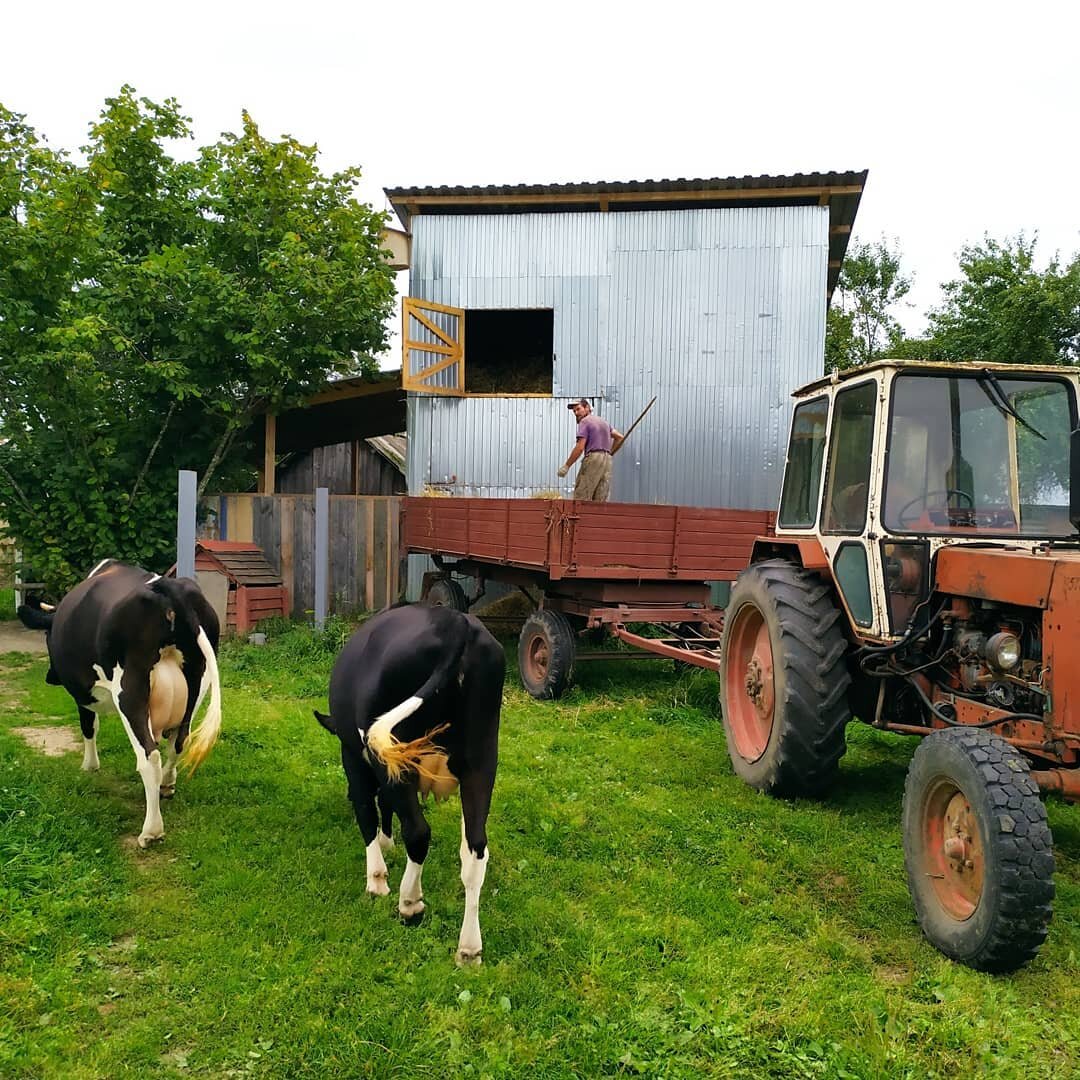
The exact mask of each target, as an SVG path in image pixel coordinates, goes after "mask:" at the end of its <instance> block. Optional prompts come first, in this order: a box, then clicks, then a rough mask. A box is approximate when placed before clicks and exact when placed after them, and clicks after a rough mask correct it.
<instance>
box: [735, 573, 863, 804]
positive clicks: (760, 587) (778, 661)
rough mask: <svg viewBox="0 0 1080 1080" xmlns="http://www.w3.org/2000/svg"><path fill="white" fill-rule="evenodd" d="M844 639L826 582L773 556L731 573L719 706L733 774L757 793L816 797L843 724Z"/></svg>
mask: <svg viewBox="0 0 1080 1080" xmlns="http://www.w3.org/2000/svg"><path fill="white" fill-rule="evenodd" d="M846 652H847V643H846V641H845V639H844V635H843V634H842V632H841V629H840V611H839V609H838V608H837V607H836V604H835V602H834V601H833V598H832V593H831V591H830V588H829V586H828V584H826V583H825V582H824V581H822V580H821V578H820V577H818V576H817V575H816V574H812V573H810V572H809V571H806V570H804V569H802V567H799V566H795V565H793V564H792V563H789V562H786V561H784V560H782V559H772V560H769V561H767V562H761V563H755V564H754V565H752V566H750V567H749V568H748V569H746V570H744V571H743V572H742V573H741V574H740V575H739V580H738V581H737V582H736V583H735V587H734V588H733V589H732V591H731V601H730V602H729V604H728V607H727V612H726V614H725V616H724V637H723V648H722V650H721V662H720V708H721V712H722V713H723V718H724V732H725V734H726V735H727V744H728V754H729V755H730V757H731V763H732V766H733V768H734V769H735V772H736V774H737V775H738V776H740V777H741V778H742V779H743V780H745V781H746V782H747V783H748V784H750V785H751V786H752V787H755V788H757V789H758V790H759V791H764V792H766V793H768V794H769V795H779V796H786V797H793V796H815V795H820V794H822V792H824V791H825V790H826V789H827V788H828V787H829V785H830V784H831V783H832V781H833V779H834V777H835V776H836V772H837V768H838V766H839V762H840V758H841V757H842V756H843V753H844V750H845V743H844V728H845V727H846V726H847V722H848V721H849V720H850V719H851V712H850V710H849V708H848V701H847V691H848V687H849V686H850V685H851V676H850V675H849V674H848V671H847V667H846V664H845V655H846Z"/></svg>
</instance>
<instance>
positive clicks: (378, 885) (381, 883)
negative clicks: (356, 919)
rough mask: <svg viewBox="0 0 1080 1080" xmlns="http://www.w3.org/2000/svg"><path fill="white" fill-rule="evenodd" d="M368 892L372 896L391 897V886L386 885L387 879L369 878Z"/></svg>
mask: <svg viewBox="0 0 1080 1080" xmlns="http://www.w3.org/2000/svg"><path fill="white" fill-rule="evenodd" d="M367 891H368V893H369V894H370V895H371V896H389V895H390V886H389V885H388V884H387V883H386V878H385V877H377V878H369V879H368V883H367Z"/></svg>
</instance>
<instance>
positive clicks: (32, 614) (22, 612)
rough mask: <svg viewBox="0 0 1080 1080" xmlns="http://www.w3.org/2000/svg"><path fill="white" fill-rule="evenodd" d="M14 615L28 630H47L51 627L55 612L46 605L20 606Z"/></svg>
mask: <svg viewBox="0 0 1080 1080" xmlns="http://www.w3.org/2000/svg"><path fill="white" fill-rule="evenodd" d="M16 614H17V615H18V616H19V621H20V622H21V623H22V624H23V626H25V627H26V628H27V629H28V630H48V629H50V628H51V627H52V624H53V617H54V616H55V614H56V612H55V611H54V610H53V609H52V608H51V607H49V606H48V605H47V604H40V603H39V604H36V605H34V606H31V605H30V604H20V605H19V607H18V610H17V612H16Z"/></svg>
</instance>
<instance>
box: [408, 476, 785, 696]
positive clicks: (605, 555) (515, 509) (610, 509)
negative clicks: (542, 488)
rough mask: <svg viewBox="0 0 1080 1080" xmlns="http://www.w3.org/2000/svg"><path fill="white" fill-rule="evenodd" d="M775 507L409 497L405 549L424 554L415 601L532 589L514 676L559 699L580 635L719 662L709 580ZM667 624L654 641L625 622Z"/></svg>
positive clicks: (766, 526)
mask: <svg viewBox="0 0 1080 1080" xmlns="http://www.w3.org/2000/svg"><path fill="white" fill-rule="evenodd" d="M774 519H775V514H774V513H773V512H771V511H765V510H726V509H714V508H705V507H696V506H652V505H646V504H639V503H594V502H576V501H574V500H570V499H470V498H453V497H448V498H442V497H432V498H417V497H413V498H406V499H404V500H403V503H402V533H403V547H404V550H406V551H409V552H411V553H414V554H425V555H430V556H431V557H432V558H433V559H434V561H435V565H436V567H437V568H438V569H437V571H436V572H435V573H432V574H427V575H425V578H424V589H423V599H425V600H427V601H428V602H430V603H441V604H447V605H450V606H452V607H457V608H459V609H461V610H464V609H465V607H466V606H467V605H468V601H467V599H466V596H465V591H464V590H463V589H462V587H461V585H460V584H459V583H458V582H457V581H456V580H455V578H454V576H455V575H457V576H461V577H471V578H474V579H475V580H476V582H477V588H476V592H475V594H474V596H473V599H476V597H477V596H480V595H482V594H483V592H484V589H485V587H486V583H487V582H488V581H498V582H503V583H506V584H510V585H517V586H519V587H521V588H523V589H525V588H531V589H532V591H533V592H536V591H539V593H540V596H541V599H540V606H539V608H538V609H537V610H536V611H535V612H534V613H533V614H532V615H531V616H530V617H529V618H528V619H527V620H526V623H525V626H524V627H523V629H522V632H521V639H520V641H519V643H518V664H519V667H520V670H521V677H522V681H523V682H524V684H525V686H526V687H527V688H528V690H529V692H530V693H531V694H533V695H534V696H535V697H558V696H559V695H560V694H561V693H562V692H563V690H564V689H565V688H566V686H567V685H568V683H569V680H570V675H571V672H572V669H573V665H574V661H575V659H587V658H588V659H593V658H608V657H610V656H611V655H612V654H611V653H610V652H606V653H605V652H597V651H595V650H594V651H591V652H582V653H580V654H579V653H578V649H577V640H578V637H579V636H580V635H582V634H584V633H585V632H586V631H589V630H592V631H594V632H595V636H596V637H602V636H603V635H604V634H605V633H610V634H613V635H614V636H615V637H617V638H620V639H621V640H623V641H626V642H629V643H630V644H633V645H636V646H638V647H639V648H642V649H645V650H647V651H648V652H650V653H653V654H656V655H660V656H669V657H671V658H673V659H677V660H681V661H684V662H686V663H689V664H696V665H697V666H699V667H705V668H710V669H712V670H718V668H719V650H720V640H719V639H720V632H721V629H722V627H723V610H722V609H721V608H718V607H715V606H714V605H712V603H711V602H710V595H711V589H710V584H709V583H710V582H714V581H733V580H734V579H735V578H736V577H737V576H738V574H739V571H740V570H742V569H744V568H745V567H746V565H747V563H748V562H749V559H750V553H751V550H752V549H753V545H754V540H755V539H756V538H758V537H761V536H763V535H767V534H769V533H771V532H772V528H773V523H774ZM630 623H651V624H655V625H659V626H662V627H666V628H667V629H668V632H667V634H666V635H665V636H663V637H648V636H645V635H643V634H640V633H635V632H632V631H631V630H629V629H628V624H630Z"/></svg>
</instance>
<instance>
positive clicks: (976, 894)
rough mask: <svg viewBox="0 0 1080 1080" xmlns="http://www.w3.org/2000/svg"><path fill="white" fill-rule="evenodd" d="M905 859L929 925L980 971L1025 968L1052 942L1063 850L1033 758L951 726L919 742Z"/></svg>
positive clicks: (940, 944) (937, 940)
mask: <svg viewBox="0 0 1080 1080" xmlns="http://www.w3.org/2000/svg"><path fill="white" fill-rule="evenodd" d="M904 863H905V865H906V868H907V878H908V888H909V889H910V891H911V899H912V900H913V901H914V904H915V912H916V914H917V915H918V918H919V924H920V925H921V926H922V929H923V933H925V934H926V936H927V938H929V940H930V942H931V944H933V945H934V946H935V947H936V948H938V949H940V950H941V951H942V952H943V953H945V955H946V956H949V957H951V958H952V959H953V960H959V961H960V962H961V963H962V964H967V965H968V967H973V968H976V969H977V970H979V971H990V972H1005V971H1015V970H1016V969H1017V968H1018V967H1021V966H1023V965H1024V964H1026V963H1027V962H1028V961H1029V960H1031V959H1033V958H1034V956H1035V954H1036V953H1037V952H1038V951H1039V946H1040V945H1042V943H1043V941H1045V940H1046V934H1047V929H1048V927H1049V924H1050V917H1051V914H1052V901H1053V899H1054V849H1053V839H1052V837H1051V835H1050V826H1049V825H1048V824H1047V820H1046V807H1045V806H1044V805H1043V801H1042V799H1041V798H1040V796H1039V788H1038V785H1037V784H1036V783H1035V781H1034V780H1032V779H1031V776H1030V774H1029V771H1028V765H1027V762H1026V761H1025V760H1024V758H1023V756H1022V755H1021V754H1020V753H1019V752H1018V751H1017V750H1016V749H1015V748H1014V747H1012V746H1010V745H1009V744H1008V743H1007V742H1006V741H1005V740H1004V739H1002V738H1000V737H999V736H997V735H991V734H990V733H989V732H987V731H980V730H978V729H970V728H969V729H964V728H959V727H957V728H951V729H950V730H948V731H941V732H937V733H935V734H933V735H928V736H927V737H926V738H925V739H924V740H923V741H922V743H920V744H919V747H918V749H917V750H916V751H915V755H914V757H913V758H912V759H911V765H910V767H909V768H908V774H907V783H906V784H905V786H904Z"/></svg>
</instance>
